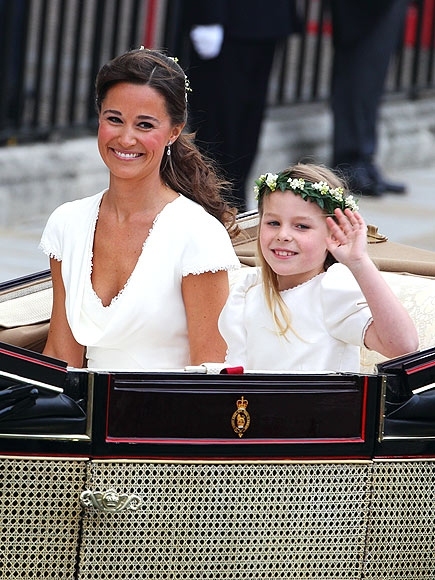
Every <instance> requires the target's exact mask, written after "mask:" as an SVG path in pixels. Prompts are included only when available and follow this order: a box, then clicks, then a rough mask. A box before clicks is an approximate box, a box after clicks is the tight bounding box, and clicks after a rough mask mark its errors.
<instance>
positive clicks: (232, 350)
mask: <svg viewBox="0 0 435 580" xmlns="http://www.w3.org/2000/svg"><path fill="white" fill-rule="evenodd" d="M256 193H257V199H258V211H259V218H260V225H259V236H258V253H259V258H260V266H261V268H260V269H252V271H250V272H249V274H248V275H247V276H246V278H244V279H243V281H242V282H240V283H238V284H236V285H235V287H234V288H233V290H232V291H231V294H230V297H229V299H228V301H227V303H226V305H225V307H224V309H223V311H222V313H221V315H220V319H219V329H220V331H221V334H222V336H223V337H224V339H225V341H226V342H227V346H228V351H227V358H226V364H228V365H229V366H238V365H241V366H243V367H245V368H246V369H259V370H260V369H263V370H286V371H292V372H293V371H295V372H297V371H303V372H310V371H333V372H340V371H343V372H346V371H348V372H359V368H360V366H359V365H360V360H359V357H360V347H361V346H362V345H365V346H366V347H367V348H369V349H372V350H375V351H377V352H379V353H381V354H383V355H384V356H387V357H389V358H392V357H396V356H400V355H402V354H405V353H407V352H411V351H414V350H416V349H417V348H418V336H417V331H416V329H415V327H414V324H413V322H412V320H411V318H410V316H409V315H408V313H407V312H406V310H405V309H404V308H403V306H402V305H401V303H400V302H399V300H398V299H397V297H396V296H395V295H394V293H393V292H392V290H391V289H390V288H389V286H388V285H387V283H386V282H385V281H384V279H383V277H382V275H381V274H380V272H379V271H378V270H377V268H376V266H375V265H374V263H373V262H372V260H371V259H370V257H369V256H368V253H367V248H366V225H365V223H364V220H363V218H362V217H361V215H360V214H359V213H358V211H357V210H358V207H357V205H356V203H355V201H354V199H353V197H352V196H347V197H346V196H345V195H344V188H343V184H342V182H341V181H340V180H339V179H338V177H337V176H336V175H335V174H334V173H333V172H332V171H331V170H329V169H327V168H325V167H322V166H316V165H309V164H298V165H295V166H293V167H290V168H288V169H285V170H284V171H282V172H281V173H278V174H277V175H274V174H271V173H267V174H266V175H262V176H261V177H260V178H259V179H258V180H257V181H256Z"/></svg>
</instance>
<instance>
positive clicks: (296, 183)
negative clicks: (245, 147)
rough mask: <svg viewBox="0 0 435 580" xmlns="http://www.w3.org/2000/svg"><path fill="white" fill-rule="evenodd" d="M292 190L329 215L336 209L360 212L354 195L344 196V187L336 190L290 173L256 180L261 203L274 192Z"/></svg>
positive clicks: (255, 191)
mask: <svg viewBox="0 0 435 580" xmlns="http://www.w3.org/2000/svg"><path fill="white" fill-rule="evenodd" d="M276 190H279V191H286V190H291V191H293V193H296V194H298V195H300V196H301V197H302V199H305V200H308V199H309V200H310V201H314V203H317V205H318V206H319V207H320V209H322V210H324V211H325V212H326V213H327V214H333V213H334V209H337V208H340V209H341V210H345V209H346V208H349V209H350V210H351V211H358V205H357V203H356V201H355V199H354V197H353V195H344V189H343V188H342V187H336V188H335V189H333V188H331V187H329V185H328V184H327V183H326V181H317V182H315V183H312V182H311V181H305V179H293V178H292V177H289V173H288V172H286V171H283V172H282V173H265V174H264V175H260V177H259V178H258V179H256V180H255V185H254V193H255V199H256V200H257V201H260V200H261V198H262V197H263V196H264V195H267V194H268V193H271V192H272V191H276Z"/></svg>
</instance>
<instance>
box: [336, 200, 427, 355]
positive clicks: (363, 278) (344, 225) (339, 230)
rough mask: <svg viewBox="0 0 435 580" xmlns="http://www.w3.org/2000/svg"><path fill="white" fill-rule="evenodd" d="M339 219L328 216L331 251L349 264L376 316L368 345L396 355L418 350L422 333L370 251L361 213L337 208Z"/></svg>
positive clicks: (342, 261)
mask: <svg viewBox="0 0 435 580" xmlns="http://www.w3.org/2000/svg"><path fill="white" fill-rule="evenodd" d="M334 213H335V218H336V219H335V220H334V219H333V218H331V217H328V218H326V219H327V223H328V227H329V230H330V232H331V235H330V237H329V238H328V239H327V247H328V250H329V251H330V252H331V253H332V254H333V255H334V257H335V258H336V259H337V260H338V261H339V262H341V263H342V264H344V265H345V266H347V267H348V268H349V269H350V271H351V272H352V274H353V275H354V277H355V279H356V281H357V282H358V284H359V286H360V288H361V291H362V293H363V294H364V296H365V298H366V301H367V304H368V306H369V308H370V310H371V313H372V316H373V322H372V323H371V324H370V326H369V327H368V329H367V332H366V335H365V345H366V346H367V347H368V348H369V349H371V350H375V351H376V352H379V353H380V354H382V355H384V356H386V357H388V358H394V357H397V356H401V355H403V354H406V353H408V352H413V351H415V350H417V349H418V333H417V330H416V328H415V325H414V323H413V321H412V319H411V317H410V316H409V314H408V312H407V311H406V309H405V308H404V307H403V305H402V304H401V302H400V300H399V299H398V298H397V296H396V295H395V294H394V292H393V291H392V290H391V288H390V287H389V285H388V284H387V282H386V281H385V279H384V278H383V276H382V274H381V273H380V272H379V270H378V269H377V268H376V266H375V264H374V263H373V262H372V260H371V259H370V257H369V255H368V253H367V228H366V224H365V222H364V220H363V218H362V217H361V216H360V214H359V213H358V212H351V211H350V210H345V211H344V213H343V212H342V211H341V210H336V211H335V212H334Z"/></svg>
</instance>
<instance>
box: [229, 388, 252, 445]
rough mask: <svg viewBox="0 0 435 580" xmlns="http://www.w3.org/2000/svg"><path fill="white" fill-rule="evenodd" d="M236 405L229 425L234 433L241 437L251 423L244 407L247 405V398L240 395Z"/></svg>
mask: <svg viewBox="0 0 435 580" xmlns="http://www.w3.org/2000/svg"><path fill="white" fill-rule="evenodd" d="M236 406H237V410H236V411H234V413H233V414H232V417H231V426H232V428H233V430H234V433H237V435H238V436H239V437H243V434H244V433H245V431H247V429H248V428H249V425H250V423H251V417H250V415H249V413H248V411H247V410H246V407H247V406H248V401H247V399H245V397H243V396H242V398H241V399H238V400H237V402H236Z"/></svg>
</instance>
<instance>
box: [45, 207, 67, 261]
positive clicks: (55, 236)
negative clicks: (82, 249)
mask: <svg viewBox="0 0 435 580" xmlns="http://www.w3.org/2000/svg"><path fill="white" fill-rule="evenodd" d="M69 206H70V202H67V203H64V204H62V205H60V206H59V207H57V208H56V209H55V210H54V211H53V212H52V214H51V215H50V217H49V218H48V220H47V223H46V225H45V228H44V231H43V232H42V236H41V241H40V243H39V248H40V249H41V250H42V251H43V252H44V254H46V255H47V256H49V257H50V258H54V259H56V260H58V261H60V260H62V253H63V252H62V249H63V248H62V241H63V232H64V229H65V223H66V217H67V215H68V208H69Z"/></svg>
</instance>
